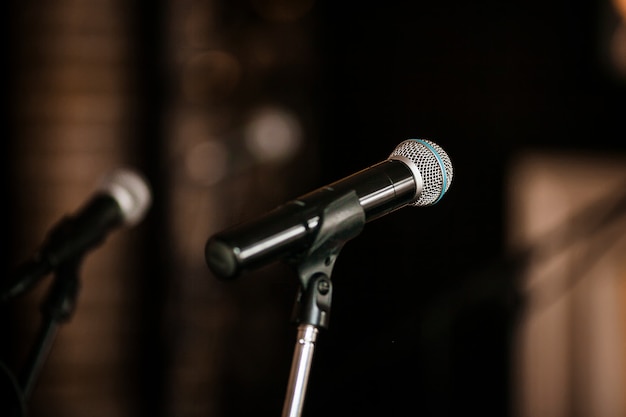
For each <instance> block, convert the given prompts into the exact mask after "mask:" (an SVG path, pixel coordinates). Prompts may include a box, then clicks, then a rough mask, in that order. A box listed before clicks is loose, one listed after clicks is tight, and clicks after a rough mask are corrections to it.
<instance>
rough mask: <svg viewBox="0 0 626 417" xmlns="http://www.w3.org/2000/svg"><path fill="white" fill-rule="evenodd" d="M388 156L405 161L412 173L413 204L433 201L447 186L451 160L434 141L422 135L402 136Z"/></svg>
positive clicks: (439, 196) (434, 201)
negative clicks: (415, 190) (413, 177)
mask: <svg viewBox="0 0 626 417" xmlns="http://www.w3.org/2000/svg"><path fill="white" fill-rule="evenodd" d="M389 159H398V160H400V161H402V162H404V163H405V164H407V165H408V166H409V168H411V170H412V171H413V173H414V174H415V176H416V178H415V181H416V183H417V189H418V192H417V194H416V200H415V201H414V202H413V203H411V205H413V206H430V205H433V204H435V203H437V202H439V200H441V197H443V195H444V194H445V193H446V192H447V191H448V188H450V184H451V183H452V162H451V161H450V157H449V156H448V154H447V153H446V152H445V151H444V150H443V149H442V148H441V147H440V146H439V145H437V144H436V143H434V142H431V141H429V140H424V139H408V140H405V141H404V142H402V143H400V144H399V145H398V146H397V147H396V149H394V151H393V152H392V153H391V155H389ZM420 188H421V192H420Z"/></svg>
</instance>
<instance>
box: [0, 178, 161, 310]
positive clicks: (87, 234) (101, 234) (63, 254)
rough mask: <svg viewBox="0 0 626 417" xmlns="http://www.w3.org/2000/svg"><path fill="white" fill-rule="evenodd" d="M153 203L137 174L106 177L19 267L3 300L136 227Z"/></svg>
mask: <svg viewBox="0 0 626 417" xmlns="http://www.w3.org/2000/svg"><path fill="white" fill-rule="evenodd" d="M151 202H152V195H151V192H150V187H149V186H148V184H147V182H146V181H145V180H144V178H143V177H142V176H140V175H139V174H138V173H136V172H134V171H131V170H129V169H119V170H116V171H114V172H111V173H110V174H108V175H106V176H105V177H104V178H103V179H102V181H101V182H100V184H99V186H98V187H97V190H96V192H95V194H94V196H93V197H92V198H91V199H90V200H89V201H87V202H86V203H85V205H84V206H83V207H82V208H81V209H80V210H78V211H77V212H76V213H75V214H73V215H71V216H66V217H64V218H62V219H61V221H60V222H59V223H58V224H57V225H55V226H54V227H53V228H52V229H51V230H50V232H49V233H48V235H47V237H46V239H45V241H44V242H43V244H42V245H41V246H40V248H39V249H38V251H37V252H36V253H35V255H34V256H33V257H32V258H31V259H29V260H28V261H27V262H25V263H23V264H22V265H20V266H19V267H18V269H17V275H16V277H15V278H14V280H13V281H12V282H11V283H10V284H9V285H8V286H5V288H4V289H3V291H2V299H3V300H5V299H8V298H11V297H15V296H17V295H19V294H21V293H22V292H24V291H26V290H27V289H28V288H29V287H30V286H31V285H33V284H34V283H35V282H36V281H37V280H38V279H39V278H41V277H42V276H44V275H47V274H49V273H51V272H53V271H54V270H55V269H56V268H57V267H58V266H59V265H63V264H64V263H66V262H69V261H77V260H79V259H80V257H82V256H83V255H84V254H85V253H86V252H87V251H89V250H91V249H93V248H94V247H96V246H98V245H99V244H101V243H102V242H103V241H104V239H105V237H106V236H107V235H108V233H110V232H111V231H113V230H114V229H116V228H118V227H131V226H134V225H136V224H137V223H139V222H140V221H141V220H142V219H143V217H144V216H145V214H146V212H147V210H148V208H149V207H150V204H151Z"/></svg>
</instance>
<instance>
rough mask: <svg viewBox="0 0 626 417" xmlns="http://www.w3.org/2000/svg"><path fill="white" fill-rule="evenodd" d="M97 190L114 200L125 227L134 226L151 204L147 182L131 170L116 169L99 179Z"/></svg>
mask: <svg viewBox="0 0 626 417" xmlns="http://www.w3.org/2000/svg"><path fill="white" fill-rule="evenodd" d="M99 189H100V191H101V192H103V193H105V194H109V195H110V196H111V197H113V198H114V199H115V201H116V202H117V204H118V205H119V206H120V209H121V210H122V216H123V221H124V224H125V225H126V226H134V225H135V224H137V223H139V222H140V221H141V220H142V219H143V217H144V216H145V214H146V212H147V211H148V208H149V207H150V205H151V203H152V194H151V192H150V187H149V185H148V183H147V181H146V180H145V179H144V178H143V176H141V175H140V174H139V173H137V172H135V171H134V170H131V169H126V168H122V169H118V170H116V171H113V172H111V173H109V174H107V175H106V176H104V177H103V178H102V179H101V182H100V186H99Z"/></svg>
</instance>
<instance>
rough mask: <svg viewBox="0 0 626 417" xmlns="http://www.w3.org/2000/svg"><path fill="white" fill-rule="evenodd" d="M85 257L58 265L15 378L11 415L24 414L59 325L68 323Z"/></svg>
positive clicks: (72, 310)
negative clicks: (28, 350)
mask: <svg viewBox="0 0 626 417" xmlns="http://www.w3.org/2000/svg"><path fill="white" fill-rule="evenodd" d="M81 260H82V258H79V257H77V258H76V259H72V260H69V261H67V262H65V263H63V264H61V265H59V266H58V268H57V270H56V273H55V279H54V281H53V282H52V284H51V286H50V289H49V292H48V294H47V298H46V299H45V300H44V302H43V303H42V304H41V314H42V321H41V324H40V326H39V330H38V333H37V335H36V338H35V342H34V345H33V346H32V347H31V351H30V352H29V356H28V358H27V361H26V364H25V365H24V368H23V369H22V372H21V374H20V376H19V378H18V379H17V381H16V385H17V387H15V391H16V392H15V396H16V397H18V398H16V399H15V400H14V404H13V405H12V406H11V408H10V414H9V415H10V416H11V417H13V416H25V415H26V411H25V409H26V403H27V402H28V400H29V398H30V396H31V394H32V392H33V389H34V386H35V383H36V380H37V378H38V377H39V375H40V373H41V370H42V368H43V365H44V363H45V360H46V358H47V356H48V354H49V353H50V350H51V348H52V344H53V342H54V339H55V338H56V334H57V330H58V327H59V325H60V324H61V323H63V322H67V321H68V320H69V319H70V317H71V315H72V313H73V312H74V307H75V304H76V297H77V295H78V290H79V286H80V283H79V276H78V269H79V266H80V262H81Z"/></svg>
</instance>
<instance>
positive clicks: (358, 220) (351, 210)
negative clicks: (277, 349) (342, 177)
mask: <svg viewBox="0 0 626 417" xmlns="http://www.w3.org/2000/svg"><path fill="white" fill-rule="evenodd" d="M313 221H319V222H321V223H322V224H321V227H320V229H319V232H318V234H317V236H316V237H315V240H314V242H313V243H312V245H311V246H310V249H309V250H308V251H307V252H306V253H305V254H302V255H299V256H298V257H297V259H292V260H291V263H293V264H295V265H296V268H297V271H298V277H299V279H300V288H299V292H298V296H297V298H296V303H295V307H294V321H295V322H296V323H297V324H298V333H297V337H296V344H295V349H294V355H293V359H292V363H291V371H290V374H289V381H288V384H287V393H286V395H285V401H284V404H283V413H282V417H298V416H300V415H301V414H302V410H303V406H304V398H305V394H306V388H307V384H308V380H309V374H310V371H311V364H312V362H313V353H314V350H315V343H316V341H317V336H318V333H319V329H320V328H327V327H328V321H329V316H330V307H331V301H332V282H331V280H330V277H331V274H332V269H333V267H334V265H335V261H336V260H337V256H338V254H339V252H340V251H341V249H342V248H343V246H344V245H345V243H346V242H347V241H348V240H350V239H352V238H353V237H355V236H357V235H358V234H359V233H360V232H361V230H362V229H363V226H364V225H365V211H364V210H363V207H361V204H360V203H359V198H358V196H357V195H356V193H355V192H354V191H352V192H350V193H347V194H345V195H344V196H342V197H340V198H338V199H336V200H334V201H332V202H331V203H330V204H328V205H327V206H326V207H325V208H324V209H323V211H322V213H321V214H320V216H319V217H317V218H315V219H314V220H313Z"/></svg>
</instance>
